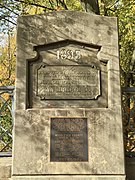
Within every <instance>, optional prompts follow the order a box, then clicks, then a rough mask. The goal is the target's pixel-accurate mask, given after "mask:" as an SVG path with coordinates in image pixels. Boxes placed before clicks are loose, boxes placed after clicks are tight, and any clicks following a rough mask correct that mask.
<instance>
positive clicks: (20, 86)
mask: <svg viewBox="0 0 135 180" xmlns="http://www.w3.org/2000/svg"><path fill="white" fill-rule="evenodd" d="M78 17H79V18H78ZM17 34H18V35H17V74H16V77H17V80H16V108H15V109H16V110H15V124H14V133H13V134H14V135H13V137H14V141H13V170H12V175H13V179H15V180H17V178H18V180H21V178H22V179H23V178H26V177H27V175H28V176H29V177H28V178H29V179H30V178H31V179H33V178H35V179H36V178H37V179H38V178H39V179H41V178H43V179H44V178H46V179H47V178H48V180H49V179H63V178H64V179H77V180H80V179H81V180H82V179H91V180H94V179H95V180H98V179H100V180H101V179H103V180H104V179H106V180H108V179H112V180H113V179H116V180H123V179H124V178H125V176H124V174H125V169H124V152H123V131H122V116H121V90H120V78H119V77H120V74H119V53H118V30H117V19H116V18H113V17H101V16H98V15H94V14H89V13H82V12H74V11H60V12H52V13H46V14H44V15H34V16H32V15H31V16H21V17H19V19H18V33H17ZM62 47H64V48H67V50H72V49H73V52H76V49H77V51H78V49H79V50H80V51H81V53H82V54H81V56H80V58H77V59H75V58H71V59H70V58H69V56H68V57H67V58H64V59H63V56H61V55H59V54H58V53H57V51H58V52H61V51H62ZM97 50H98V51H97ZM56 55H57V58H56ZM58 56H61V58H59V57H58ZM66 65H67V66H70V67H71V69H70V68H68V71H70V72H72V71H71V70H72V68H73V70H74V72H75V73H77V74H78V72H77V68H74V66H80V67H81V68H80V69H81V74H83V76H84V78H82V77H83V76H82V75H81V77H80V79H81V81H79V76H78V75H75V76H74V77H75V78H78V79H77V81H78V82H75V83H74V84H75V85H76V86H78V87H80V86H81V87H80V89H81V88H82V87H84V89H85V90H86V92H88V91H87V88H85V84H86V86H89V88H90V89H91V90H90V91H92V95H91V98H93V94H94V98H93V99H87V98H86V99H85V97H86V94H85V95H83V96H82V97H84V99H83V98H82V97H81V96H80V99H77V94H78V91H80V89H79V90H78V89H77V92H75V90H74V91H73V92H74V94H73V95H72V94H71V92H70V93H69V94H70V96H69V98H71V99H62V100H61V99H58V98H60V97H61V96H60V95H57V100H55V98H54V97H55V95H54V94H52V92H57V89H55V88H56V87H58V88H59V86H60V84H62V85H63V86H64V85H65V84H67V82H68V79H70V80H69V82H70V83H72V81H73V82H74V80H73V78H71V77H70V76H69V75H68V76H66V73H67V72H64V74H61V73H62V72H60V73H58V74H57V72H56V69H57V68H56V66H61V67H63V68H59V69H64V71H66V70H67V69H66V68H65V66H66ZM48 66H53V67H54V71H55V72H53V70H52V69H51V68H50V69H51V72H52V74H53V75H51V74H50V75H48V74H49V72H48V70H47V71H46V69H44V68H47V67H48ZM84 66H89V67H90V69H91V68H95V70H93V72H94V74H96V73H97V74H98V76H97V75H96V78H95V82H96V83H95V84H94V82H93V81H92V79H91V81H90V80H87V75H88V74H87V73H85V70H82V69H84V68H83V67H84ZM88 69H89V68H86V70H87V71H89V70H88ZM95 72H96V73H95ZM71 74H74V73H73V72H72V73H71ZM84 74H85V75H84ZM89 74H90V76H91V73H89ZM44 75H45V77H44ZM55 75H58V77H55V78H52V76H55ZM59 75H60V76H61V75H62V78H61V79H60V80H59ZM46 76H47V77H51V78H52V80H54V84H56V86H55V88H54V85H53V83H52V86H53V88H52V89H51V82H52V81H51V80H48V81H47V80H46V79H45V78H46ZM77 76H78V77H77ZM39 77H40V78H39ZM38 78H39V79H38ZM85 78H86V79H85ZM62 80H64V81H63V82H62ZM99 80H100V82H99ZM44 82H45V84H46V86H47V82H48V83H49V87H50V89H51V90H49V91H47V90H46V91H44V88H46V86H45V85H44ZM97 82H98V83H97ZM57 83H58V84H57ZM77 83H78V84H77ZM40 85H41V86H40ZM98 85H99V87H98V88H97V86H98ZM68 86H69V85H68ZM90 86H91V87H90ZM94 86H96V93H95V92H94V89H93V87H94ZM65 88H66V87H64V89H63V90H62V93H63V92H65V93H66V91H67V89H66V90H65ZM81 91H82V90H81ZM81 91H80V92H81ZM47 92H50V94H47V97H48V98H52V99H51V100H49V99H46V98H45V93H47ZM86 92H85V93H86ZM63 94H64V93H63ZM95 95H98V97H96V96H95ZM65 97H66V98H67V94H66V95H65ZM74 97H75V98H74ZM53 98H54V100H53ZM56 117H64V118H66V117H67V118H68V117H71V118H72V117H73V118H74V117H78V118H81V117H83V118H87V123H88V125H87V126H88V161H87V162H83V161H80V162H50V134H51V127H50V124H51V123H50V119H51V118H56ZM86 174H87V175H89V176H86ZM34 175H35V177H33V176H34ZM36 175H37V177H36ZM40 175H42V176H41V177H40ZM43 175H46V176H45V177H43ZM47 175H50V176H47ZM54 175H63V176H54ZM64 175H66V176H64ZM68 175H69V176H68ZM77 175H81V176H77ZM90 175H93V176H90ZM96 175H97V176H96ZM99 175H106V176H99ZM118 175H121V176H118ZM122 175H123V176H122ZM18 176H20V177H18ZM21 176H22V177H21Z"/></svg>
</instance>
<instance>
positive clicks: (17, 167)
mask: <svg viewBox="0 0 135 180" xmlns="http://www.w3.org/2000/svg"><path fill="white" fill-rule="evenodd" d="M57 111H58V112H59V116H57V117H62V115H61V114H60V110H57V109H43V110H33V109H31V110H17V111H16V115H15V118H16V121H15V127H14V133H15V136H14V156H13V158H14V161H13V174H14V175H16V174H18V175H19V174H35V175H36V174H124V168H123V167H124V159H123V158H124V157H123V156H122V154H123V149H122V148H121V147H122V146H123V139H122V138H123V137H122V128H121V122H120V121H119V119H120V115H119V114H118V113H117V110H115V112H116V113H115V114H114V111H113V110H111V109H100V111H99V110H98V109H89V110H88V109H87V110H85V109H79V110H78V109H77V110H76V109H74V110H73V109H67V110H65V112H66V111H67V113H66V114H68V116H67V117H73V115H72V114H73V111H74V112H75V113H74V117H78V114H79V117H86V118H87V121H88V157H89V158H88V162H68V163H67V162H50V130H51V128H50V118H51V117H56V114H58V112H57ZM61 112H62V111H61ZM76 112H77V113H76ZM62 114H63V112H62ZM116 132H117V133H116ZM18 153H20V155H18ZM63 167H64V168H63Z"/></svg>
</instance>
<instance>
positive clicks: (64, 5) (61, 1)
mask: <svg viewBox="0 0 135 180" xmlns="http://www.w3.org/2000/svg"><path fill="white" fill-rule="evenodd" d="M59 2H60V4H61V5H62V6H63V7H64V9H66V10H68V8H67V5H66V3H65V1H64V0H59Z"/></svg>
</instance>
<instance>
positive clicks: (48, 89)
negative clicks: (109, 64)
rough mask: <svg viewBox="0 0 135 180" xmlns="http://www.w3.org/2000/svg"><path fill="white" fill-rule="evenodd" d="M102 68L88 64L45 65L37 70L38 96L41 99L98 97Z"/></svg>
mask: <svg viewBox="0 0 135 180" xmlns="http://www.w3.org/2000/svg"><path fill="white" fill-rule="evenodd" d="M99 95H100V70H99V69H98V68H97V67H96V66H94V65H88V66H45V65H41V66H40V68H39V69H38V70H37V96H40V98H41V99H97V97H98V96H99Z"/></svg>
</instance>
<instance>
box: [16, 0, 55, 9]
mask: <svg viewBox="0 0 135 180" xmlns="http://www.w3.org/2000/svg"><path fill="white" fill-rule="evenodd" d="M15 1H16V2H20V3H24V4H28V5H32V6H37V7H41V8H44V9H48V10H51V11H54V10H55V9H53V8H49V7H47V6H43V5H40V4H36V3H31V2H25V1H23V0H15Z"/></svg>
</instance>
